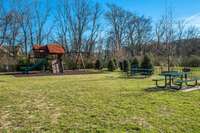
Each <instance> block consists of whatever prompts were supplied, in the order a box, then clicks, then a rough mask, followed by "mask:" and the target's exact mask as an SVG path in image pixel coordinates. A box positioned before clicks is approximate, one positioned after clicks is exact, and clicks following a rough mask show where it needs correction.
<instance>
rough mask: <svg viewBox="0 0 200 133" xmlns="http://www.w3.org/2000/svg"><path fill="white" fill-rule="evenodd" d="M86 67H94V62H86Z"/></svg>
mask: <svg viewBox="0 0 200 133" xmlns="http://www.w3.org/2000/svg"><path fill="white" fill-rule="evenodd" d="M85 68H86V69H92V68H94V64H93V63H92V62H91V61H88V62H86V64H85Z"/></svg>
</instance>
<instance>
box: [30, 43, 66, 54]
mask: <svg viewBox="0 0 200 133" xmlns="http://www.w3.org/2000/svg"><path fill="white" fill-rule="evenodd" d="M33 50H34V51H37V52H38V53H47V54H64V53H65V49H64V48H63V47H62V46H61V45H59V44H48V45H45V46H41V45H34V46H33Z"/></svg>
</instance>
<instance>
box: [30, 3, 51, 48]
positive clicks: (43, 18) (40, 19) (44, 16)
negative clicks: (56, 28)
mask: <svg viewBox="0 0 200 133" xmlns="http://www.w3.org/2000/svg"><path fill="white" fill-rule="evenodd" d="M41 9H42V12H41ZM49 16H50V6H49V1H48V0H46V3H45V8H44V7H42V5H41V3H40V2H38V1H35V2H34V23H35V27H34V29H35V32H34V33H35V37H36V43H37V44H39V45H40V44H42V43H43V41H44V39H45V38H46V37H47V33H48V32H45V28H47V27H45V25H46V23H47V21H48V18H49ZM29 29H30V30H33V28H31V27H30V28H29ZM50 29H51V28H50ZM31 33H32V32H31ZM48 34H49V33H48Z"/></svg>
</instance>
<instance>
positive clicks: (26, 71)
mask: <svg viewBox="0 0 200 133" xmlns="http://www.w3.org/2000/svg"><path fill="white" fill-rule="evenodd" d="M46 63H47V59H41V60H40V61H38V62H37V63H36V64H34V65H32V66H27V67H22V68H21V70H22V71H23V73H29V71H32V70H34V69H35V68H37V67H42V66H43V65H45V64H46Z"/></svg>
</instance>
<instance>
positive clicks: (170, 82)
mask: <svg viewBox="0 0 200 133" xmlns="http://www.w3.org/2000/svg"><path fill="white" fill-rule="evenodd" d="M169 87H170V88H171V87H172V77H171V76H169Z"/></svg>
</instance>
